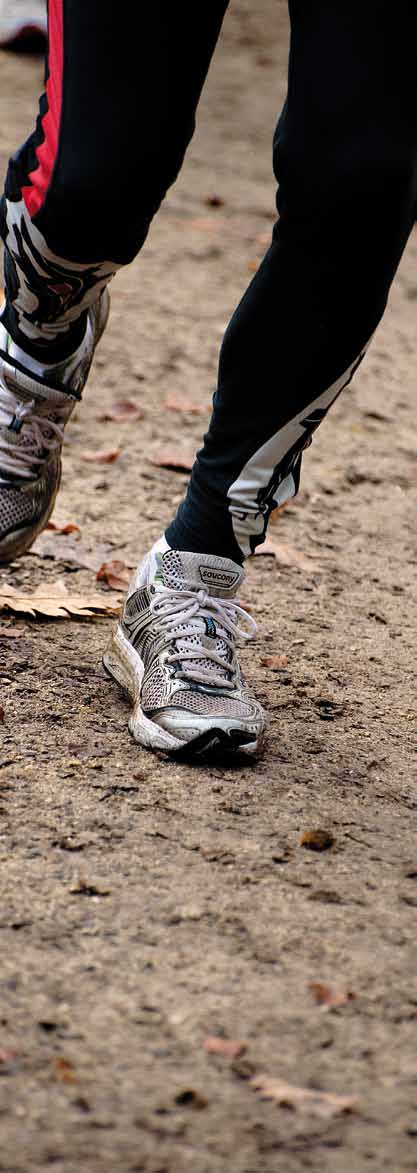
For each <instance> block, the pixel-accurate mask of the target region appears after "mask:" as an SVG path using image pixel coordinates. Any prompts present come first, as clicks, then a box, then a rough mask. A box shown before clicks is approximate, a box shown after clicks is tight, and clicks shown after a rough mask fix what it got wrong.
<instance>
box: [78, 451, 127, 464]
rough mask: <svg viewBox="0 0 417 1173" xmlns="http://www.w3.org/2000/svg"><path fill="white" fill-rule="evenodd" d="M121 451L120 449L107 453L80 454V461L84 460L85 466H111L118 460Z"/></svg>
mask: <svg viewBox="0 0 417 1173" xmlns="http://www.w3.org/2000/svg"><path fill="white" fill-rule="evenodd" d="M122 451H123V449H122V448H111V449H110V451H109V452H90V451H87V452H82V453H81V460H85V461H86V463H87V464H113V462H114V461H115V460H118V459H119V456H120V455H121V453H122Z"/></svg>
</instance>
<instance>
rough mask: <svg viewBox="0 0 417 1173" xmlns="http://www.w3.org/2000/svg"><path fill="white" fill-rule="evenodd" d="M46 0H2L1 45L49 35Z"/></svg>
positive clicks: (0, 10)
mask: <svg viewBox="0 0 417 1173" xmlns="http://www.w3.org/2000/svg"><path fill="white" fill-rule="evenodd" d="M47 27H48V21H47V15H46V0H0V46H7V45H18V44H19V42H20V41H22V42H23V41H28V40H30V39H32V38H33V37H38V38H42V39H43V40H45V41H46V37H47Z"/></svg>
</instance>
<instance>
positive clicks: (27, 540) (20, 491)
mask: <svg viewBox="0 0 417 1173" xmlns="http://www.w3.org/2000/svg"><path fill="white" fill-rule="evenodd" d="M109 306H110V299H109V294H108V292H107V290H106V289H105V290H104V292H103V293H102V294H101V297H100V298H99V299H98V301H97V302H96V304H95V305H94V306H93V307H92V308H91V309H90V310H89V312H88V318H87V327H86V332H85V335H84V338H83V341H82V343H81V345H80V346H79V347H78V350H77V351H76V352H75V354H73V355H71V357H70V358H67V359H66V360H65V361H64V362H62V363H60V364H58V365H55V366H48V367H46V366H41V364H40V363H38V362H36V361H35V360H34V359H32V358H30V357H29V356H25V354H24V352H23V351H22V350H21V348H20V347H18V346H16V345H15V343H14V342H13V340H12V338H11V337H10V334H8V332H7V330H6V329H5V327H4V326H3V325H2V323H1V321H0V563H5V562H11V561H12V560H13V559H14V558H17V557H18V556H19V555H20V554H24V553H25V550H28V549H29V547H30V546H31V545H32V542H33V541H34V540H35V538H36V536H37V534H38V533H39V532H40V530H42V529H44V527H45V525H46V523H47V521H48V520H49V518H50V516H51V513H52V510H53V507H54V504H55V498H56V495H57V492H58V489H59V483H60V479H61V448H62V443H63V439H64V427H65V424H66V423H67V421H68V420H69V417H70V415H71V412H72V411H73V409H74V407H75V405H76V403H78V402H79V400H80V399H81V392H82V390H83V387H84V385H85V382H86V379H87V375H88V372H89V369H90V366H91V362H92V358H93V354H94V350H95V347H96V345H97V342H98V341H99V339H100V338H101V335H102V333H103V330H104V329H105V326H106V322H107V318H108V314H109Z"/></svg>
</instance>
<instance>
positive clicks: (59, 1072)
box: [51, 1055, 77, 1083]
mask: <svg viewBox="0 0 417 1173" xmlns="http://www.w3.org/2000/svg"><path fill="white" fill-rule="evenodd" d="M51 1063H52V1070H53V1073H54V1076H55V1079H58V1080H59V1082H60V1083H77V1076H76V1072H75V1068H74V1066H73V1064H72V1063H71V1062H70V1060H69V1059H64V1058H62V1057H61V1056H58V1055H57V1056H54V1058H53V1059H51Z"/></svg>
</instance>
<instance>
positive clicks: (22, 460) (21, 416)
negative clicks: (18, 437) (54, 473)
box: [0, 383, 64, 479]
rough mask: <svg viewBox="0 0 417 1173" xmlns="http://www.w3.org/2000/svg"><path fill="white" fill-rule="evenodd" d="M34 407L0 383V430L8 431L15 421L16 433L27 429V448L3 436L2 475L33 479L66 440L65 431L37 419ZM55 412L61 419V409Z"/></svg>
mask: <svg viewBox="0 0 417 1173" xmlns="http://www.w3.org/2000/svg"><path fill="white" fill-rule="evenodd" d="M35 407H36V402H35V400H34V399H31V400H29V401H28V402H27V403H24V402H23V401H22V400H20V399H18V397H17V395H15V394H14V393H13V391H11V390H10V388H8V387H6V386H5V384H4V383H0V428H4V427H6V428H9V427H10V424H11V423H12V421H16V427H15V428H14V432H15V433H16V432H17V433H18V434H19V433H20V430H21V428H22V429H23V428H24V438H25V443H24V444H16V443H14V444H13V443H10V442H9V441H8V440H7V436H5V435H4V433H3V434H2V435H0V466H1V469H2V472H7V473H11V474H12V476H17V477H25V478H27V479H30V478H31V477H33V474H34V472H36V470H37V468H38V467H39V466H40V465H41V464H43V462H44V460H45V457H46V455H48V454H49V452H52V451H54V449H57V448H60V446H61V444H62V441H63V438H64V429H63V427H60V426H59V424H57V423H55V422H54V420H51V419H47V418H46V417H45V416H40V415H37V414H36V411H34V410H33V409H34V408H35ZM54 410H55V411H56V413H57V414H58V415H59V408H54ZM19 425H20V426H19Z"/></svg>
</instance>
